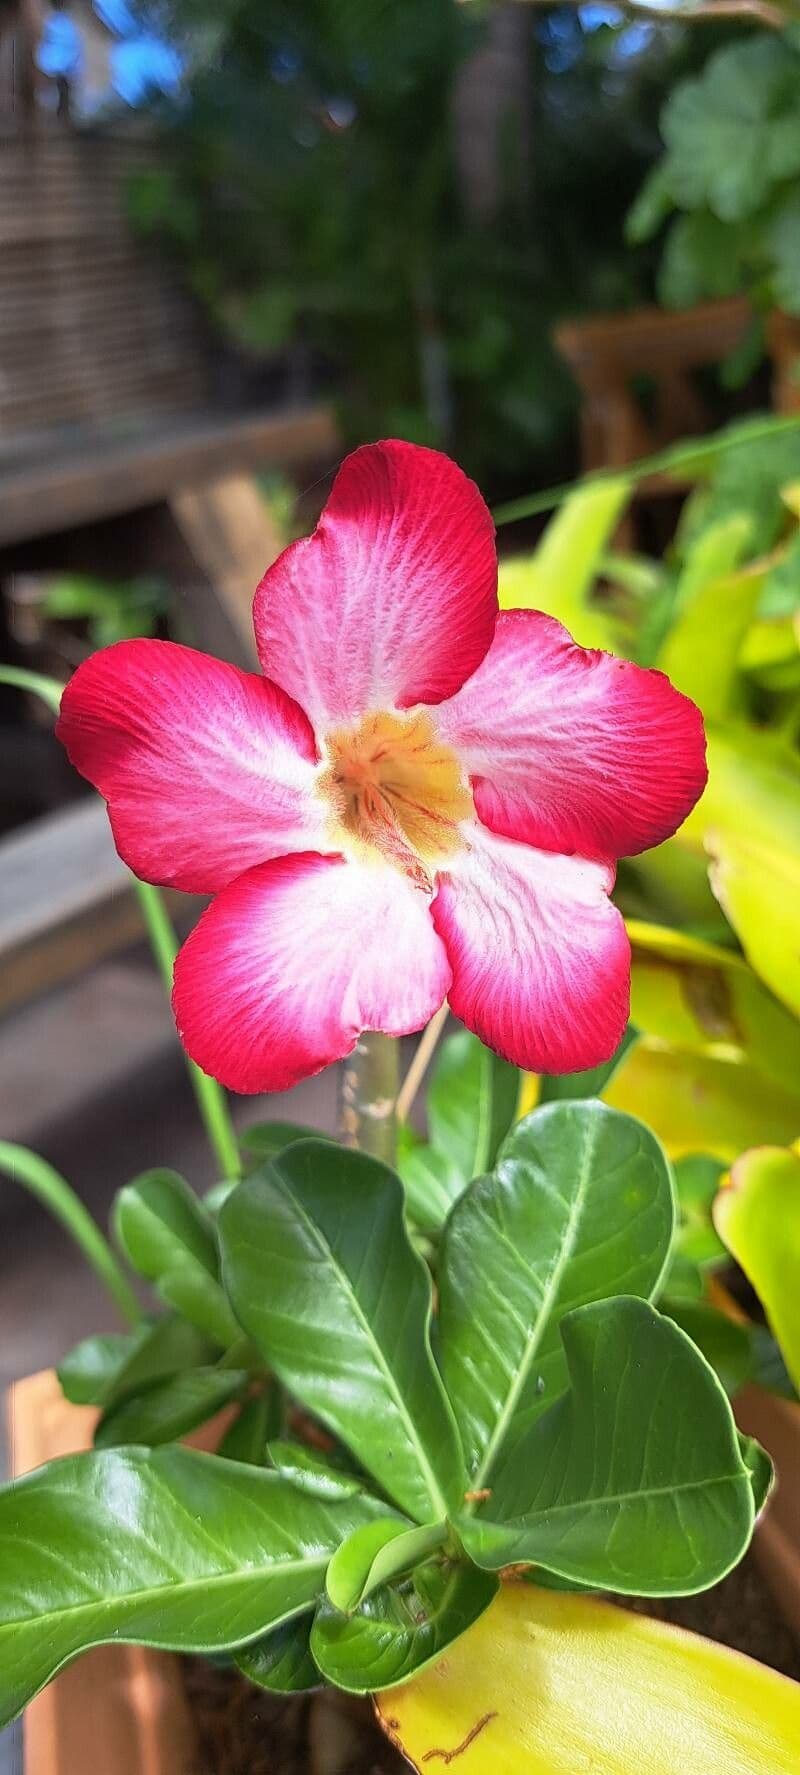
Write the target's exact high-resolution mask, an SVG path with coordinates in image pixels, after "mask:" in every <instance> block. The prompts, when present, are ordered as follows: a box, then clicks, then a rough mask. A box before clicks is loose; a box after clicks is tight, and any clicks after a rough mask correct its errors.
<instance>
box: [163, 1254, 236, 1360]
mask: <svg viewBox="0 0 800 1775" xmlns="http://www.w3.org/2000/svg"><path fill="white" fill-rule="evenodd" d="M158 1292H159V1294H160V1296H161V1299H162V1300H163V1301H165V1302H166V1304H167V1306H170V1307H174V1308H175V1310H176V1312H178V1313H181V1314H182V1315H183V1317H184V1319H188V1321H189V1324H190V1325H194V1326H196V1328H197V1330H198V1331H204V1332H205V1334H206V1336H207V1337H210V1338H213V1340H214V1342H215V1343H217V1344H219V1345H220V1346H221V1348H222V1349H223V1350H226V1349H227V1348H228V1347H229V1345H230V1344H234V1343H236V1342H237V1340H238V1339H239V1338H240V1337H241V1335H242V1328H241V1326H240V1325H239V1324H237V1321H236V1319H235V1318H234V1316H233V1313H232V1312H231V1309H230V1306H229V1304H228V1301H227V1299H226V1297H225V1292H224V1289H222V1288H221V1287H220V1285H219V1282H215V1280H214V1278H213V1276H209V1274H208V1271H207V1270H206V1269H205V1268H204V1267H203V1265H202V1264H199V1263H196V1262H195V1261H194V1259H193V1258H191V1257H188V1256H187V1257H185V1258H184V1260H183V1262H182V1263H178V1264H176V1266H175V1268H174V1269H171V1270H168V1271H167V1272H166V1274H165V1275H163V1276H162V1277H161V1279H160V1281H159V1284H158Z"/></svg>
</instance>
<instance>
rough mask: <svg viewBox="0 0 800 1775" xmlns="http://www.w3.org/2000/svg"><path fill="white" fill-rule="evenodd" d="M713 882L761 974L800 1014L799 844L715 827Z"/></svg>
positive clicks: (711, 838) (710, 839)
mask: <svg viewBox="0 0 800 1775" xmlns="http://www.w3.org/2000/svg"><path fill="white" fill-rule="evenodd" d="M706 843H707V846H708V850H709V852H710V855H711V858H712V863H711V870H710V875H711V886H712V888H713V890H714V893H715V894H716V896H717V899H718V900H719V903H720V905H721V906H722V908H723V910H724V912H725V913H726V916H727V917H728V918H729V919H730V922H731V924H732V925H733V928H734V930H735V931H736V933H737V935H738V937H739V938H740V940H741V943H742V947H743V949H744V951H745V954H746V955H747V958H748V961H750V962H751V963H752V965H753V967H754V968H755V969H756V971H757V973H759V974H760V975H761V978H762V979H763V980H766V982H767V985H768V986H771V988H772V990H773V992H774V993H776V995H777V996H778V998H781V999H783V1001H784V1003H785V1004H787V1005H789V1006H790V1008H791V1010H793V1011H794V1012H795V1014H796V1015H797V1016H800V847H793V846H791V844H790V843H788V842H786V841H785V840H784V839H783V835H782V834H781V835H776V840H775V842H773V843H768V842H764V841H762V840H759V839H754V838H751V836H750V834H749V832H747V831H745V832H744V833H743V832H742V831H741V828H740V829H739V830H738V831H737V830H735V829H732V828H725V829H720V830H718V831H711V832H709V834H708V837H707V840H706Z"/></svg>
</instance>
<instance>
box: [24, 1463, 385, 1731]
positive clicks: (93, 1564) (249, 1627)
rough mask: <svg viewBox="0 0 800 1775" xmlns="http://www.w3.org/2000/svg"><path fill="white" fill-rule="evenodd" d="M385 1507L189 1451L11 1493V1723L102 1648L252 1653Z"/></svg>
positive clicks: (102, 1467)
mask: <svg viewBox="0 0 800 1775" xmlns="http://www.w3.org/2000/svg"><path fill="white" fill-rule="evenodd" d="M383 1509H385V1506H381V1505H377V1504H376V1503H375V1502H374V1501H373V1500H371V1499H368V1498H365V1497H364V1496H363V1494H362V1495H360V1496H359V1497H355V1498H349V1499H348V1500H347V1501H346V1502H340V1503H335V1504H329V1503H323V1502H322V1501H321V1500H319V1499H312V1498H309V1497H302V1498H301V1497H300V1496H299V1495H298V1493H297V1492H296V1491H294V1490H293V1488H292V1487H291V1486H289V1485H287V1484H286V1483H285V1481H283V1480H281V1479H279V1478H278V1477H277V1476H276V1475H275V1474H272V1473H267V1472H265V1471H264V1470H263V1469H258V1468H255V1467H247V1466H244V1465H243V1464H241V1463H238V1462H234V1461H222V1460H220V1459H219V1457H218V1456H217V1455H204V1454H198V1453H197V1452H195V1451H194V1450H192V1449H186V1448H161V1449H156V1450H144V1449H141V1448H138V1449H124V1450H123V1449H114V1450H110V1449H109V1450H104V1451H95V1452H94V1453H91V1454H82V1455H70V1456H67V1457H65V1458H64V1459H62V1460H58V1461H53V1462H52V1463H51V1464H50V1465H49V1466H47V1467H41V1468H39V1469H38V1470H37V1471H36V1472H35V1473H31V1474H28V1475H26V1477H25V1478H24V1479H19V1480H17V1481H16V1482H15V1484H13V1485H10V1486H5V1487H4V1488H3V1489H2V1491H0V1653H1V1654H2V1655H1V1656H0V1721H2V1723H5V1722H6V1721H7V1720H9V1719H12V1718H13V1717H14V1715H15V1714H16V1713H18V1712H19V1710H20V1708H22V1707H24V1706H25V1703H26V1702H27V1701H29V1700H30V1699H31V1696H33V1695H35V1694H36V1692H37V1690H38V1689H40V1688H41V1687H42V1685H43V1684H44V1683H46V1682H47V1681H48V1680H49V1679H50V1677H52V1676H54V1675H55V1673H56V1671H57V1670H60V1669H61V1666H62V1665H63V1664H65V1663H67V1661H68V1660H69V1659H70V1658H72V1657H74V1656H75V1654H76V1653H78V1652H81V1651H85V1650H86V1649H87V1648H88V1647H89V1646H95V1645H103V1644H105V1643H107V1642H109V1641H112V1640H113V1641H117V1642H119V1641H132V1642H134V1643H135V1644H140V1645H148V1646H155V1647H159V1648H163V1649H168V1650H169V1649H171V1650H175V1651H192V1652H215V1651H223V1650H226V1649H230V1648H233V1647H236V1646H240V1645H244V1644H245V1643H246V1642H247V1641H248V1640H250V1639H255V1638H257V1637H259V1636H260V1635H261V1634H263V1632H264V1631H265V1629H266V1628H267V1627H269V1626H272V1625H278V1624H279V1623H280V1622H281V1621H284V1620H287V1619H289V1618H290V1617H291V1616H292V1615H294V1614H299V1613H301V1612H302V1611H303V1610H305V1609H307V1608H308V1607H309V1605H310V1604H312V1603H313V1602H314V1600H315V1598H316V1597H317V1596H318V1595H319V1593H320V1592H321V1590H322V1587H323V1584H324V1578H325V1569H326V1567H327V1564H328V1561H329V1559H330V1557H331V1554H332V1553H333V1552H334V1551H335V1549H336V1547H338V1545H339V1543H340V1541H341V1540H343V1539H344V1537H345V1536H346V1535H348V1534H349V1533H350V1532H351V1530H352V1529H354V1528H355V1527H356V1526H357V1524H358V1523H359V1522H366V1521H367V1520H368V1519H369V1517H370V1516H371V1515H373V1514H375V1513H379V1512H381V1511H382V1510H383Z"/></svg>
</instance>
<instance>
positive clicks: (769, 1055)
mask: <svg viewBox="0 0 800 1775" xmlns="http://www.w3.org/2000/svg"><path fill="white" fill-rule="evenodd" d="M627 927H628V935H629V937H630V940H631V950H632V964H633V965H632V980H631V1020H632V1022H633V1023H634V1024H635V1026H636V1028H637V1029H639V1030H641V1032H642V1034H643V1035H648V1036H654V1037H656V1038H657V1039H658V1040H659V1041H660V1042H664V1043H666V1044H667V1045H668V1046H669V1047H672V1048H683V1049H685V1050H686V1051H688V1052H690V1053H701V1054H710V1055H713V1056H716V1057H717V1058H718V1059H728V1060H736V1061H743V1060H746V1061H748V1063H749V1064H750V1065H751V1066H754V1067H755V1069H756V1071H758V1072H762V1073H765V1074H766V1075H767V1077H768V1078H774V1079H776V1080H777V1081H778V1083H780V1084H782V1085H783V1086H784V1087H785V1089H786V1090H787V1091H790V1092H791V1093H792V1095H794V1096H797V1098H798V1126H800V1023H798V1021H797V1019H796V1018H795V1017H793V1016H792V1015H791V1013H790V1012H789V1011H787V1010H786V1009H785V1007H784V1006H783V1005H781V1004H779V1003H778V1001H777V999H775V998H773V996H772V993H771V992H770V991H768V989H767V987H766V986H764V985H763V983H762V981H761V980H760V979H759V978H758V975H757V974H755V973H754V972H753V969H752V968H751V967H750V966H749V964H748V963H747V962H746V961H745V960H744V959H743V958H742V956H740V955H736V954H735V953H734V952H733V951H732V950H730V949H723V948H721V946H720V945H719V944H716V943H705V942H701V941H700V940H699V939H698V938H696V937H690V936H687V935H686V934H685V932H683V931H676V930H672V929H670V928H669V927H667V926H666V925H654V924H647V923H644V922H642V921H640V920H639V919H628V920H627Z"/></svg>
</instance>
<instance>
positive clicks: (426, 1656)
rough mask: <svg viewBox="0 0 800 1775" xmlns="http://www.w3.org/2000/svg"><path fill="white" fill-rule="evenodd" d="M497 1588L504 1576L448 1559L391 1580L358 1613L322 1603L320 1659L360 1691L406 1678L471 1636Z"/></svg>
mask: <svg viewBox="0 0 800 1775" xmlns="http://www.w3.org/2000/svg"><path fill="white" fill-rule="evenodd" d="M496 1593H497V1580H496V1578H493V1577H492V1576H490V1574H489V1573H488V1572H482V1571H479V1570H478V1569H477V1568H476V1567H475V1566H469V1565H453V1564H451V1563H450V1562H449V1561H447V1560H443V1561H441V1562H436V1563H430V1564H428V1565H423V1566H420V1567H419V1568H418V1569H417V1571H415V1573H414V1575H413V1577H411V1578H406V1579H404V1580H402V1581H401V1582H400V1583H397V1584H386V1585H384V1587H383V1588H382V1589H381V1590H376V1591H374V1592H373V1594H372V1596H368V1597H367V1598H366V1600H365V1601H364V1602H363V1603H362V1604H361V1606H360V1608H358V1609H357V1610H356V1611H355V1613H354V1614H352V1615H343V1614H340V1613H339V1611H338V1609H335V1608H334V1607H333V1605H332V1603H330V1602H328V1601H327V1600H325V1601H323V1602H321V1603H320V1605H319V1608H318V1609H317V1614H316V1618H315V1620H314V1625H313V1627H312V1629H311V1651H312V1654H313V1657H314V1661H315V1663H316V1664H317V1666H318V1668H319V1669H320V1670H321V1672H322V1674H323V1676H324V1677H327V1679H328V1681H329V1682H332V1683H335V1684H336V1685H337V1687H338V1688H340V1689H349V1690H350V1691H351V1693H353V1694H356V1695H366V1694H370V1693H371V1692H372V1691H373V1690H375V1689H388V1688H392V1687H394V1685H395V1684H396V1683H402V1682H405V1681H406V1679H407V1678H408V1677H409V1676H411V1675H412V1673H413V1672H414V1671H416V1670H422V1669H424V1667H425V1665H426V1664H431V1663H432V1662H433V1661H434V1659H436V1658H439V1657H440V1656H441V1654H442V1652H443V1651H444V1650H445V1647H446V1646H448V1645H450V1644H451V1642H452V1641H453V1640H455V1639H458V1637H459V1635H460V1634H462V1633H465V1632H466V1630H467V1628H468V1627H471V1626H472V1625H473V1623H474V1622H475V1621H477V1620H478V1618H479V1616H480V1615H482V1614H483V1611H484V1609H486V1608H488V1606H489V1604H490V1602H491V1601H492V1600H493V1598H494V1596H495V1595H496Z"/></svg>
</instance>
